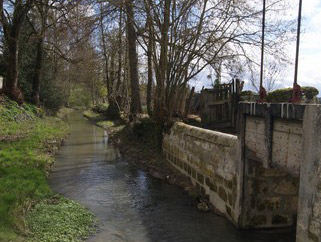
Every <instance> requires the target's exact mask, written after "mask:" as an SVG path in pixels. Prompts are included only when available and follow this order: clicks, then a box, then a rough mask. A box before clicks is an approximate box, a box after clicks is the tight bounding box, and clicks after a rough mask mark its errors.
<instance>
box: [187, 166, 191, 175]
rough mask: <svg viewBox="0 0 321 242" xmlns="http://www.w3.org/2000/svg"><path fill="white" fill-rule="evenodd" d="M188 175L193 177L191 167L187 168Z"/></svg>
mask: <svg viewBox="0 0 321 242" xmlns="http://www.w3.org/2000/svg"><path fill="white" fill-rule="evenodd" d="M187 173H188V175H192V167H191V166H190V165H188V166H187Z"/></svg>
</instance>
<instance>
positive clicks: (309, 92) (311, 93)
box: [302, 86, 319, 100]
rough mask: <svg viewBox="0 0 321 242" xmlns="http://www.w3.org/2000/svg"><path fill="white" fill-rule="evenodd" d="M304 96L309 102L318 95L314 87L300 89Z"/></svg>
mask: <svg viewBox="0 0 321 242" xmlns="http://www.w3.org/2000/svg"><path fill="white" fill-rule="evenodd" d="M302 90H303V93H304V96H305V97H306V98H307V99H308V100H311V99H313V98H314V97H316V96H317V95H318V94H319V91H318V89H316V88H315V87H308V86H307V87H302Z"/></svg>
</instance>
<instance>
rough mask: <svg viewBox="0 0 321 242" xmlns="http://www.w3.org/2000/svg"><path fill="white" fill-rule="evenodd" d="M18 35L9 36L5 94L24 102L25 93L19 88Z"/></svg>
mask: <svg viewBox="0 0 321 242" xmlns="http://www.w3.org/2000/svg"><path fill="white" fill-rule="evenodd" d="M17 36H18V35H14V36H10V37H9V38H8V41H7V42H6V43H7V46H8V69H7V76H6V83H5V90H4V91H5V94H6V95H7V96H8V97H9V98H10V99H12V100H14V101H16V102H18V103H20V104H21V103H23V95H22V92H21V90H20V89H19V88H18V70H19V68H18V39H17Z"/></svg>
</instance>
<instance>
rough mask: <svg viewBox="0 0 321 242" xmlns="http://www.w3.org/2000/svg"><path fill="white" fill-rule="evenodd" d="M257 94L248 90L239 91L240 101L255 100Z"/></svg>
mask: <svg viewBox="0 0 321 242" xmlns="http://www.w3.org/2000/svg"><path fill="white" fill-rule="evenodd" d="M257 96H258V94H257V93H256V92H252V91H250V90H246V91H243V92H241V94H240V99H241V101H256V100H257Z"/></svg>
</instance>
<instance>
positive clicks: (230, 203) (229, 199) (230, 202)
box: [227, 193, 233, 206]
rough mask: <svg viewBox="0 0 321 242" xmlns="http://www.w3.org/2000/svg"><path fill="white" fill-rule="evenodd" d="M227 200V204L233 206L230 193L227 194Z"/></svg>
mask: <svg viewBox="0 0 321 242" xmlns="http://www.w3.org/2000/svg"><path fill="white" fill-rule="evenodd" d="M227 198H228V204H229V205H230V206H232V205H233V196H232V193H228V194H227Z"/></svg>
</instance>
